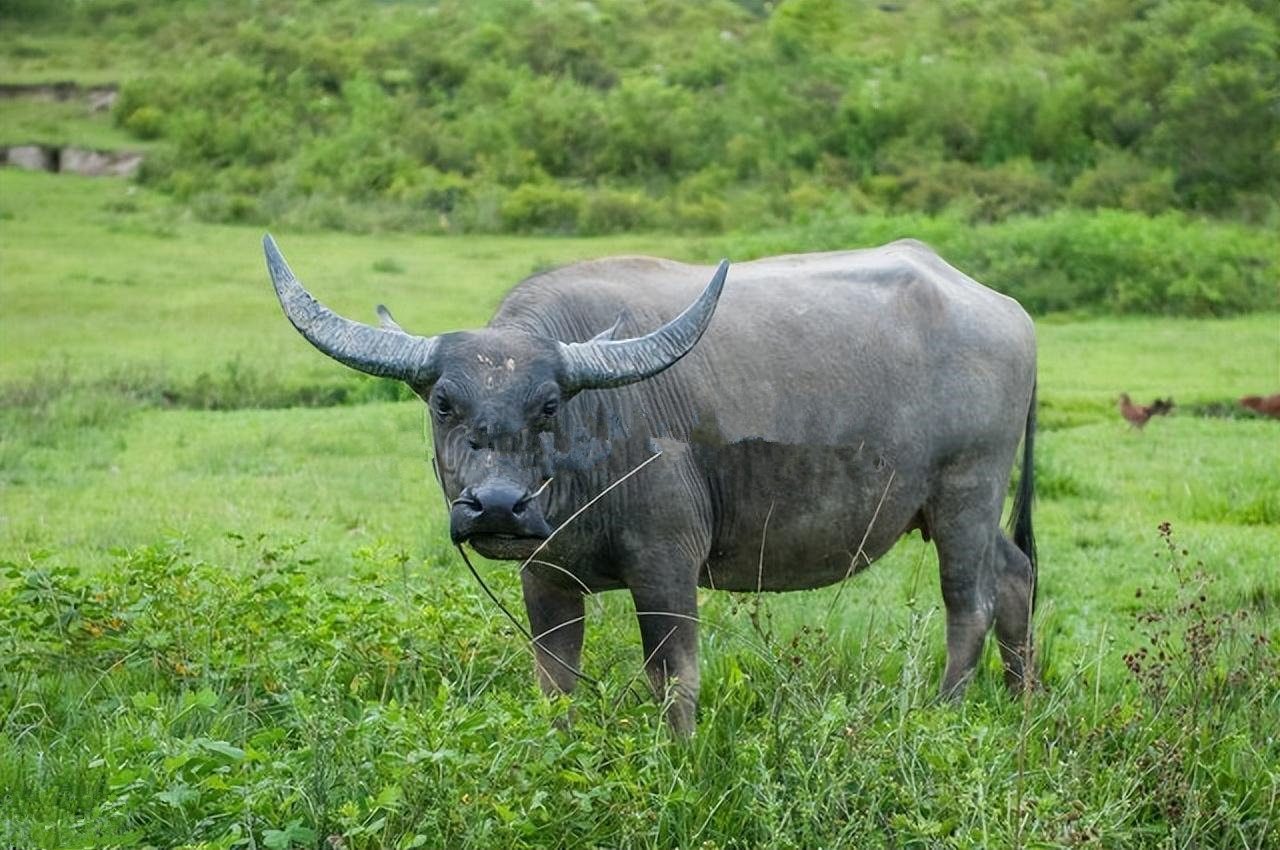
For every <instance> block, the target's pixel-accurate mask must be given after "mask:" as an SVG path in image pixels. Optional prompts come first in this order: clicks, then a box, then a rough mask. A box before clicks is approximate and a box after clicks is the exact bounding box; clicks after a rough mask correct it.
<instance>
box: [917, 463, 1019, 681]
mask: <svg viewBox="0 0 1280 850" xmlns="http://www.w3.org/2000/svg"><path fill="white" fill-rule="evenodd" d="M995 488H996V485H995V484H992V485H991V487H990V488H967V489H966V490H965V491H964V492H962V493H961V494H960V495H959V497H958V498H953V499H948V500H945V501H942V502H941V504H939V505H937V506H935V508H934V510H933V511H932V516H931V517H930V522H929V528H930V530H931V531H932V532H933V534H934V541H935V543H936V545H937V547H938V566H939V572H940V575H941V579H942V600H943V603H944V604H945V605H946V609H947V669H946V672H945V673H944V674H943V677H942V688H941V694H942V696H943V697H946V698H958V697H960V696H961V695H962V694H963V693H964V689H965V687H966V686H967V685H968V684H969V680H970V679H971V678H972V677H973V671H974V668H975V667H977V664H978V659H979V658H980V657H981V656H982V645H983V643H984V642H985V641H986V637H987V632H989V631H990V630H991V624H992V621H993V620H994V619H995V613H996V581H995V572H994V567H995V562H996V559H997V558H998V557H1001V549H1000V546H1001V543H1002V540H1003V535H1002V534H1001V533H1000V529H999V526H998V524H997V523H998V522H999V517H1000V514H999V511H1000V504H999V501H997V500H996V499H995V498H994V494H993V493H986V492H983V491H985V490H986V489H991V490H995ZM975 491H976V492H975Z"/></svg>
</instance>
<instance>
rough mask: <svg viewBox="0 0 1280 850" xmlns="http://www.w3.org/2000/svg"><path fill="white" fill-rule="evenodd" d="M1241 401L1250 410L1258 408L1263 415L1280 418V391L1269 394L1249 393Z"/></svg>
mask: <svg viewBox="0 0 1280 850" xmlns="http://www.w3.org/2000/svg"><path fill="white" fill-rule="evenodd" d="M1240 403H1241V404H1242V405H1244V406H1245V407H1247V408H1249V409H1250V410H1256V411H1257V412H1258V413H1261V414H1262V415H1263V416H1270V417H1271V418H1272V419H1280V393H1276V394H1275V395H1268V396H1260V395H1247V396H1245V397H1244V398H1242V399H1240Z"/></svg>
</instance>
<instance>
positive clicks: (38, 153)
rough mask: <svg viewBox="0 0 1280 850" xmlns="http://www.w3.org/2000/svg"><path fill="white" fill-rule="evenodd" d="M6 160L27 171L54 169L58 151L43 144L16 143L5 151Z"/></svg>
mask: <svg viewBox="0 0 1280 850" xmlns="http://www.w3.org/2000/svg"><path fill="white" fill-rule="evenodd" d="M4 160H5V162H6V163H8V164H9V165H13V166H16V167H17V168H22V169H26V170H27V171H54V170H55V169H56V166H57V152H56V151H55V150H54V149H53V148H46V147H44V146H43V145H14V146H13V147H11V148H9V149H8V150H7V151H5V158H4Z"/></svg>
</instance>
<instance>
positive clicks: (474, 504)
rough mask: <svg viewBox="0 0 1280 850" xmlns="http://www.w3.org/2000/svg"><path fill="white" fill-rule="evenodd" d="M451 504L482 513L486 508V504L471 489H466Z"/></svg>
mask: <svg viewBox="0 0 1280 850" xmlns="http://www.w3.org/2000/svg"><path fill="white" fill-rule="evenodd" d="M450 505H451V506H452V507H455V508H466V509H467V510H469V511H474V512H475V513H480V512H481V511H483V510H484V505H482V504H481V503H480V500H479V499H477V498H476V497H475V494H474V493H472V492H471V491H469V490H464V491H463V492H462V494H461V495H460V496H458V498H456V499H454V500H453V501H452V502H451V503H450Z"/></svg>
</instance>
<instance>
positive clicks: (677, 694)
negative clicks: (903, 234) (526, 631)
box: [268, 241, 1036, 732]
mask: <svg viewBox="0 0 1280 850" xmlns="http://www.w3.org/2000/svg"><path fill="white" fill-rule="evenodd" d="M273 251H274V245H273V244H270V243H269V244H268V254H269V257H270V256H271V255H272V252H273ZM276 256H277V257H278V255H276ZM721 271H722V272H723V268H722V270H721ZM272 275H273V278H274V279H275V280H276V284H277V290H278V291H279V292H281V299H282V301H283V302H284V303H285V306H286V312H288V313H290V317H291V318H292V319H293V320H294V322H295V324H296V325H298V326H299V329H300V330H303V332H304V334H310V332H309V331H308V330H307V328H306V327H305V320H306V319H307V318H308V317H307V316H303V320H304V322H303V324H299V317H298V315H296V313H297V309H296V308H294V307H291V303H290V299H291V298H296V297H300V296H297V295H296V292H297V291H298V290H292V289H289V284H288V281H285V282H284V284H282V281H281V278H282V276H288V277H289V278H291V277H292V276H291V274H289V273H288V269H287V266H284V265H283V260H280V261H279V262H278V263H276V264H273V265H272ZM710 278H712V270H711V269H709V268H706V267H700V266H690V265H685V264H682V263H676V262H671V261H668V260H659V259H652V258H646V257H624V258H616V259H608V260H599V261H595V262H587V263H579V264H576V265H573V266H569V267H566V268H563V269H558V270H555V271H551V272H546V273H544V274H539V275H536V276H534V277H532V278H529V279H527V280H525V281H524V282H522V283H521V284H519V285H518V286H517V287H516V288H515V289H514V290H512V292H511V293H510V294H509V295H508V296H507V297H506V299H505V300H504V301H503V303H502V305H501V307H500V308H499V309H498V312H497V314H496V315H495V316H494V317H493V319H492V320H491V321H490V322H489V325H488V327H487V328H486V329H483V330H480V331H474V332H464V333H454V334H446V335H443V336H439V337H432V338H422V337H414V336H412V335H409V334H405V333H404V332H403V331H401V329H400V328H399V326H398V325H396V324H395V323H394V320H391V319H390V318H389V315H384V324H383V329H381V330H379V329H373V328H369V327H368V326H364V325H357V324H356V323H348V325H347V326H344V328H343V330H342V336H341V338H340V339H339V342H340V343H341V345H343V346H347V348H345V349H342V350H339V351H338V352H337V353H335V351H334V350H333V349H334V348H335V347H340V346H338V345H337V344H336V343H332V341H330V343H329V344H328V347H326V343H325V341H324V340H320V341H317V339H315V338H313V336H314V334H310V335H309V336H308V338H310V339H312V341H313V342H314V343H315V344H316V345H317V346H318V347H321V348H322V350H325V351H326V353H329V354H330V355H331V356H335V357H337V358H338V359H340V360H342V361H343V362H346V363H348V365H352V366H354V367H355V368H359V369H362V370H363V371H366V372H371V373H373V374H384V375H385V374H391V375H394V376H396V377H400V378H402V379H404V380H406V381H408V382H409V383H410V385H411V386H413V387H414V389H415V390H416V391H417V392H418V393H419V394H420V395H421V396H422V397H423V398H424V399H425V400H426V401H427V403H428V406H429V407H430V408H431V410H432V413H431V418H432V423H433V440H434V448H435V454H436V458H437V462H438V464H439V468H440V474H441V483H442V485H443V487H444V490H445V495H446V497H447V498H448V499H449V500H450V502H451V505H452V508H451V510H452V513H451V528H452V532H453V536H454V539H455V541H456V542H463V541H468V542H470V543H471V544H472V545H473V546H475V548H476V549H477V550H479V551H480V552H481V553H482V554H487V555H489V556H491V557H497V558H507V559H515V560H520V561H524V560H525V559H526V558H529V557H530V556H531V555H532V556H533V560H532V561H531V562H529V563H527V564H525V566H524V568H523V571H522V581H523V587H524V596H525V604H526V609H527V612H528V616H529V621H530V627H531V629H532V631H533V633H534V634H535V635H538V636H540V638H539V641H538V644H539V646H538V650H537V652H536V655H537V664H536V666H537V673H538V680H539V682H540V684H541V686H542V688H543V690H544V691H545V692H547V693H555V692H560V691H569V690H571V689H572V688H573V685H574V680H575V678H576V677H575V675H574V673H573V672H571V671H570V669H569V667H577V666H578V661H579V658H580V655H581V647H582V634H583V626H582V622H581V620H579V619H577V618H580V617H582V616H583V610H584V606H583V596H584V594H585V593H586V592H591V593H594V592H598V591H603V590H614V589H623V588H625V589H627V590H629V591H630V592H631V594H632V596H633V598H634V601H635V605H636V610H637V612H638V615H639V625H640V631H641V636H642V639H643V643H644V652H645V657H646V659H647V672H648V674H649V677H650V680H651V682H652V684H653V686H654V688H655V689H656V690H657V691H658V692H659V694H663V695H666V696H669V697H670V698H671V700H670V703H669V709H668V718H669V720H670V721H671V723H672V725H673V726H674V727H675V728H676V729H677V730H678V731H680V732H689V731H691V730H692V728H693V725H694V715H695V709H696V700H697V693H698V682H699V674H698V639H697V637H698V621H697V614H698V612H697V601H696V589H697V587H699V586H702V587H708V588H717V589H728V590H739V591H755V590H771V591H782V590H802V589H806V588H814V587H820V586H822V585H826V584H830V583H832V582H836V581H840V580H841V579H844V578H846V577H847V576H849V575H850V574H851V573H853V572H856V571H858V570H860V569H862V568H864V567H865V566H867V565H868V564H870V563H871V562H872V561H874V560H875V559H876V558H879V557H880V556H881V555H883V554H884V553H885V552H887V551H888V550H889V548H890V547H892V546H893V544H894V542H895V541H896V540H897V539H898V538H899V537H901V536H902V535H903V534H904V533H906V532H908V531H910V530H913V529H918V530H920V531H921V533H922V534H924V535H925V537H926V539H932V540H933V541H934V542H935V544H936V546H937V549H938V554H939V560H940V564H941V575H942V594H943V600H944V603H945V606H946V613H947V668H946V671H945V673H944V675H943V681H942V691H943V693H944V694H947V695H956V694H958V693H959V692H960V691H961V690H962V689H963V687H964V685H965V684H966V682H967V680H968V678H969V677H970V675H971V673H972V671H973V669H974V666H975V664H976V662H977V659H978V657H979V653H980V651H981V648H982V644H983V641H984V639H985V636H986V633H987V632H988V631H989V629H990V628H991V626H992V624H993V622H994V625H995V628H996V633H997V637H998V639H999V643H1000V648H1001V651H1002V656H1003V660H1004V664H1005V670H1006V680H1007V683H1008V684H1009V685H1010V686H1011V687H1015V688H1016V687H1020V686H1022V685H1023V684H1024V678H1025V679H1027V680H1029V679H1030V669H1029V667H1028V666H1027V660H1028V659H1029V649H1028V647H1029V643H1030V640H1029V638H1030V632H1029V617H1030V610H1031V604H1032V600H1033V596H1034V585H1035V564H1034V544H1033V542H1032V535H1031V515H1030V500H1031V495H1032V475H1031V473H1032V467H1031V450H1032V446H1031V436H1032V434H1033V429H1034V390H1035V374H1036V352H1035V338H1034V332H1033V328H1032V323H1031V320H1030V319H1029V318H1028V317H1027V315H1026V313H1025V312H1023V310H1022V309H1021V307H1019V305H1018V304H1017V303H1016V302H1015V301H1013V300H1011V299H1009V298H1006V297H1005V296H1003V295H1000V294H998V293H996V292H993V291H992V290H990V289H987V288H986V287H984V286H982V285H980V284H978V283H977V282H975V281H974V280H972V279H970V278H969V277H967V276H965V275H964V274H962V273H961V272H959V271H957V270H956V269H954V268H952V267H951V266H949V265H947V264H946V263H945V262H943V261H942V260H941V259H940V258H939V257H938V256H937V255H936V254H935V253H933V252H932V251H931V250H930V249H929V248H927V247H926V246H924V245H922V244H920V243H918V242H914V241H901V242H895V243H892V244H890V245H886V246H884V247H881V248H876V249H872V250H865V251H846V252H838V253H826V254H806V255H793V256H784V257H773V258H769V259H763V260H757V261H754V262H749V263H741V264H738V265H735V266H733V268H732V272H731V273H730V274H729V279H728V283H727V284H725V285H724V288H723V294H722V295H721V296H720V298H719V304H718V307H717V306H716V304H715V299H714V296H715V294H716V293H718V292H719V288H718V286H717V285H716V283H715V282H714V281H713V284H712V285H711V286H709V287H708V286H706V284H707V281H708V279H710ZM720 279H721V280H723V275H721V277H720ZM282 286H283V287H284V288H282ZM704 287H706V289H705V290H704ZM289 293H293V294H292V295H290V294H289ZM700 293H701V295H700ZM304 294H305V293H304ZM298 303H303V302H298ZM310 304H314V302H307V306H306V309H308V310H309V309H311V307H310V306H309V305H310ZM691 304H695V306H696V305H703V307H706V305H708V304H709V307H707V308H706V309H702V310H701V312H698V310H697V309H695V308H692V307H691V308H689V310H688V311H687V312H686V315H685V316H684V317H681V319H680V320H676V319H675V317H676V316H677V314H679V313H680V312H681V311H682V310H685V308H686V307H687V306H688V305H691ZM315 306H316V308H317V309H321V310H322V309H323V308H321V307H319V305H315ZM712 309H714V310H715V314H714V318H712V316H711V310H712ZM383 312H384V313H385V311H383ZM694 313H697V314H698V315H697V316H695V317H694V318H693V319H690V318H689V316H690V315H692V314H694ZM323 318H324V321H338V322H346V321H347V320H342V319H336V318H333V319H330V317H329V316H328V314H326V315H325V316H324V317H323ZM317 322H319V320H317ZM681 322H683V323H684V324H683V325H681ZM664 323H670V324H664ZM694 324H696V325H697V327H696V328H695V327H693V325H694ZM678 325H679V326H680V327H676V326H678ZM660 328H661V329H663V331H664V333H666V332H668V331H670V332H669V333H668V336H667V337H664V339H666V340H668V344H667V345H666V348H665V349H664V350H663V351H662V352H661V353H660V355H654V354H652V353H650V354H648V355H646V356H648V357H650V361H646V362H645V363H644V364H642V365H643V366H644V368H643V369H641V368H639V367H637V371H636V372H635V373H634V374H630V373H627V371H626V368H625V367H617V366H616V364H615V366H614V367H611V368H615V367H616V368H615V371H614V372H613V373H612V375H613V377H612V379H609V380H604V379H602V378H601V374H599V373H591V375H589V376H588V377H587V378H584V377H582V376H583V375H584V374H587V373H583V372H582V370H581V368H579V367H578V366H574V365H573V362H571V361H573V360H574V358H575V357H576V358H577V359H578V360H579V361H581V360H583V359H584V358H585V359H586V360H592V358H593V357H596V354H595V353H593V352H595V350H596V349H595V348H594V347H597V346H601V345H603V346H606V347H613V348H614V349H619V348H623V347H625V346H627V345H631V346H632V347H633V348H634V347H635V346H636V345H638V342H637V340H635V339H631V338H634V337H641V335H645V334H650V337H647V338H646V339H649V338H651V337H654V336H656V334H651V332H653V331H655V329H660ZM672 328H675V330H670V329H672ZM691 328H692V329H691ZM703 329H705V333H702V336H701V340H700V341H699V340H698V335H697V334H698V333H699V332H702V330H703ZM602 331H603V333H602ZM371 333H372V334H374V335H377V334H396V335H398V336H399V337H400V339H397V338H395V337H378V338H377V339H374V338H373V337H371V336H370V334H371ZM671 339H679V340H681V342H680V343H679V344H678V345H676V344H674V343H670V340H671ZM351 340H356V342H351ZM564 343H583V344H584V345H578V346H575V345H565V344H564ZM695 343H696V344H695ZM397 345H401V346H403V348H404V350H405V351H408V352H410V354H409V355H407V356H409V357H410V360H411V362H409V364H408V365H407V366H406V365H405V364H404V363H400V364H398V365H395V366H394V368H391V367H388V366H387V365H386V364H385V363H381V364H380V363H379V362H375V361H380V360H385V359H386V358H387V357H389V356H391V355H389V354H388V351H390V350H391V349H394V348H395V347H396V346H397ZM352 346H354V347H355V348H358V349H360V350H359V351H352V350H350V349H351V347H352ZM690 346H691V348H690ZM584 351H586V352H588V353H587V354H584ZM424 352H425V353H424ZM686 352H687V353H686ZM682 355H683V359H681V357H682ZM415 357H416V358H417V359H416V360H414V359H413V358H415ZM654 357H659V359H662V358H665V359H664V360H663V362H661V363H658V362H657V361H656V360H653V359H652V358H654ZM596 359H598V357H596ZM677 361H678V362H677ZM673 364H674V365H673ZM579 366H580V364H579ZM668 366H669V367H670V368H667V367H668ZM575 369H576V370H577V371H574V370H575ZM663 369H665V371H663ZM570 372H572V374H570ZM1024 434H1025V445H1024V458H1023V461H1024V472H1023V475H1022V482H1021V485H1020V487H1019V493H1018V498H1017V500H1016V503H1015V508H1014V512H1015V516H1014V518H1013V519H1014V529H1013V534H1014V540H1015V541H1017V545H1015V544H1014V543H1013V542H1011V541H1010V540H1009V539H1008V538H1006V537H1005V536H1004V534H1003V533H1002V532H1001V531H1000V528H999V523H1000V516H1001V510H1002V506H1003V501H1004V496H1005V493H1006V491H1007V489H1008V484H1009V477H1010V472H1011V469H1012V467H1013V465H1014V461H1015V455H1016V453H1017V447H1018V444H1019V441H1020V440H1022V439H1023V438H1024ZM657 453H660V456H659V457H657V459H656V460H652V461H650V462H649V463H647V464H645V465H644V466H643V468H641V469H639V470H638V471H636V472H635V473H634V474H633V475H631V477H629V478H627V479H626V480H625V481H624V482H623V483H622V484H621V485H619V486H617V487H616V488H615V489H613V490H611V491H610V492H609V493H607V494H606V495H604V496H603V497H602V498H600V499H599V500H598V501H597V502H595V503H594V504H593V505H591V507H589V508H588V509H586V510H585V511H583V512H582V513H581V514H580V515H579V516H578V517H577V518H575V519H574V520H573V521H572V522H570V523H569V524H568V525H566V526H564V527H563V528H561V527H560V526H561V524H562V523H564V522H565V521H566V520H568V519H569V517H570V516H571V515H572V514H574V513H575V512H576V511H578V510H579V509H581V508H582V507H583V506H584V505H585V504H586V503H587V502H588V501H590V500H591V499H592V498H594V497H596V496H597V495H599V494H600V493H601V492H603V491H604V490H605V488H607V487H608V486H609V485H611V484H614V483H615V482H617V481H619V480H620V479H622V478H623V477H624V476H626V475H627V474H628V473H629V472H631V471H632V470H635V469H636V468H637V467H638V466H640V465H641V464H644V463H645V461H646V460H649V459H650V458H652V457H653V456H654V455H655V454H657ZM553 529H558V531H557V532H556V533H555V534H554V536H552V537H551V539H550V541H549V542H548V541H547V540H546V538H547V536H548V534H550V533H551V531H552V530H553ZM566 624H567V625H566ZM562 661H563V662H565V663H564V664H562V663H560V662H562Z"/></svg>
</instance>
